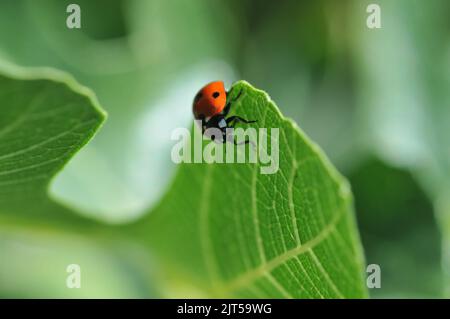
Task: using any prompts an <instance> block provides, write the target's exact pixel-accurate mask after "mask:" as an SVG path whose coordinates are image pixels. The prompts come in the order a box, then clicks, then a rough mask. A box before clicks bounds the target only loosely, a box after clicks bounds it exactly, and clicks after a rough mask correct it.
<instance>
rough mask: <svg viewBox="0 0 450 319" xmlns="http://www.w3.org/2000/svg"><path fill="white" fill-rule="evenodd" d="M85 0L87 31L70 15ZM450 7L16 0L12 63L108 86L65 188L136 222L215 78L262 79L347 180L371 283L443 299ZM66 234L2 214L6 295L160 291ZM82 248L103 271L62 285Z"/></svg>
mask: <svg viewBox="0 0 450 319" xmlns="http://www.w3.org/2000/svg"><path fill="white" fill-rule="evenodd" d="M73 2H75V3H77V4H79V5H80V7H81V23H82V28H81V29H73V30H70V29H68V28H67V27H66V18H67V16H68V14H67V13H66V7H67V5H68V4H69V3H73ZM369 3H377V4H379V5H380V6H381V21H382V28H381V29H369V28H367V26H366V19H367V16H368V13H367V12H366V8H367V5H368V4H369ZM449 18H450V2H448V1H445V0H430V1H427V2H425V1H421V0H397V1H387V0H384V1H381V0H378V1H361V0H347V1H341V0H339V1H338V0H319V1H307V0H305V1H300V0H290V1H280V2H275V1H259V0H239V1H238V0H227V1H219V0H213V1H211V0H198V1H197V0H196V1H194V0H189V1H188V0H168V1H165V0H78V1H65V0H52V1H50V0H40V1H32V0H29V1H7V0H4V1H1V2H0V60H2V61H8V62H12V63H15V64H18V65H22V66H51V67H55V68H58V69H61V70H65V71H67V72H69V73H71V74H72V75H73V76H75V78H76V79H77V80H78V81H79V82H81V83H82V84H84V85H86V86H88V87H90V88H92V89H93V90H94V92H95V93H96V94H97V96H98V99H99V101H100V103H101V105H102V106H103V107H104V108H105V109H106V110H107V111H108V113H109V119H108V121H107V123H106V125H105V126H104V127H103V128H102V130H101V131H100V133H99V134H98V135H97V136H96V138H95V139H94V140H93V141H92V142H91V143H90V144H89V145H87V147H85V148H84V149H83V150H82V151H81V152H80V153H79V154H77V156H76V157H75V158H74V159H73V160H72V161H71V162H70V163H69V165H68V166H67V167H66V169H65V170H64V171H63V172H62V173H61V174H60V175H59V176H58V178H57V179H56V181H55V183H54V185H53V187H52V192H53V195H54V196H55V197H56V198H58V199H59V200H62V201H63V202H65V203H67V204H69V205H70V206H72V207H76V208H77V209H78V210H79V211H80V213H82V214H85V215H88V216H92V217H94V218H97V219H101V220H105V221H108V222H113V223H120V222H124V221H129V220H132V219H136V218H138V217H139V216H141V215H142V214H143V213H144V211H145V210H147V209H148V208H149V207H151V206H152V205H153V204H155V203H156V201H157V200H158V198H159V197H160V196H161V195H162V194H163V193H164V191H165V190H166V187H167V185H168V183H169V182H170V180H171V177H172V175H173V172H174V169H175V167H174V165H173V164H172V163H171V161H170V160H169V154H170V148H171V146H172V144H171V143H170V132H171V130H172V129H173V128H175V127H180V126H187V125H190V123H191V121H192V118H191V101H192V97H193V96H194V94H195V93H196V91H197V90H198V89H199V88H200V87H201V86H202V85H204V84H205V83H207V82H209V81H212V80H217V79H222V80H225V82H226V84H227V86H229V85H231V83H232V82H234V81H236V80H238V79H245V80H247V81H249V82H250V83H252V84H253V85H254V86H256V87H258V88H261V89H263V90H265V91H267V92H268V93H269V94H270V95H271V97H272V99H274V100H275V101H276V103H277V105H278V106H279V107H280V108H281V110H282V112H283V113H284V114H285V115H287V116H289V117H291V118H293V119H294V120H295V121H296V122H297V123H298V124H299V126H300V127H302V128H303V129H304V130H305V131H306V132H307V134H308V135H310V136H311V137H312V139H313V140H315V141H316V142H317V143H318V144H319V145H320V146H321V147H322V148H323V149H324V150H325V152H326V153H327V154H328V156H329V157H330V158H331V160H332V162H333V163H334V164H335V165H336V166H337V167H338V169H339V170H340V171H341V172H342V173H343V174H344V175H346V176H347V177H348V178H349V180H350V182H351V184H352V188H353V192H354V195H355V206H356V211H357V218H358V223H359V227H360V233H361V237H362V240H363V245H364V248H365V253H366V259H367V263H368V264H371V263H375V264H379V265H380V266H381V270H382V281H381V282H382V288H381V289H372V290H371V295H372V296H373V297H378V298H389V297H443V296H448V293H449V291H450V280H449V271H448V270H449V267H450V266H449V265H450V257H449V254H448V253H449V247H450V245H449V238H450V237H449V234H450V198H449V196H450V179H449V177H450V140H449V136H450V90H449V89H448V88H449V87H450V86H449V85H450V32H449V31H450V19H449ZM59 237H60V235H58V236H56V235H50V234H49V235H48V236H43V235H42V234H39V235H38V234H34V233H33V232H32V231H29V230H22V229H9V228H7V227H4V226H2V225H0V297H49V296H50V297H54V296H59V297H125V298H127V297H149V296H153V291H152V290H151V288H149V287H151V284H150V285H149V284H148V281H149V280H150V279H149V278H147V277H146V276H145V275H142V274H143V273H145V272H143V271H141V270H142V267H145V266H144V265H147V264H151V261H148V260H142V259H145V258H144V257H139V258H135V260H137V261H139V262H136V263H129V262H125V261H124V260H126V259H124V258H121V254H122V253H123V252H122V251H120V250H119V249H117V251H109V250H108V251H106V250H105V249H104V248H102V247H101V246H100V245H98V244H97V243H93V242H90V241H86V240H85V239H82V238H72V237H69V238H65V237H64V238H59ZM68 246H70V247H71V249H67V247H68ZM74 251H76V252H77V254H78V255H77V256H82V258H83V260H82V261H81V262H80V263H82V264H83V265H84V267H92V268H93V269H97V271H96V272H94V273H95V276H96V277H95V279H93V280H92V282H93V283H92V284H90V285H89V289H79V290H69V289H66V288H65V287H64V286H62V285H60V281H61V280H64V279H61V278H65V276H66V273H65V272H61V270H60V269H65V268H64V267H63V266H61V268H59V267H58V265H66V264H68V263H70V262H73V261H71V254H72V253H73V252H74ZM127 254H133V252H132V251H131V252H130V251H128V252H127ZM4 260H8V264H6V263H2V261H4ZM48 260H52V261H53V262H52V263H51V264H52V265H54V268H53V267H48V266H47V265H48ZM43 278H44V279H45V281H46V283H47V284H46V285H45V286H44V287H43V286H41V285H39V284H38V283H39V282H42V280H43Z"/></svg>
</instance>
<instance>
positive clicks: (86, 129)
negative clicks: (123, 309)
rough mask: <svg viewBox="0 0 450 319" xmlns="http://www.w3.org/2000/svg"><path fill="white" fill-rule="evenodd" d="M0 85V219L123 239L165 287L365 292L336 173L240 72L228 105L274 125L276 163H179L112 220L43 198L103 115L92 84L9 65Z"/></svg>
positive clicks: (172, 291) (223, 293)
mask: <svg viewBox="0 0 450 319" xmlns="http://www.w3.org/2000/svg"><path fill="white" fill-rule="evenodd" d="M11 74H16V75H15V76H12V75H11ZM17 74H19V75H17ZM41 74H42V73H41ZM31 79H33V80H31ZM0 84H1V85H0V88H1V90H0V104H1V105H2V107H1V109H0V110H1V118H0V129H1V135H0V175H1V179H0V221H1V225H2V227H3V228H4V229H22V230H24V229H34V230H36V229H45V230H46V232H45V233H48V234H51V235H52V236H55V230H56V231H57V232H58V231H59V234H70V233H74V232H75V233H82V234H84V235H85V236H86V238H87V239H91V240H92V239H94V240H96V242H104V243H106V242H109V245H110V246H109V247H114V246H115V245H117V246H118V248H116V249H119V248H120V247H122V246H123V247H125V248H127V247H128V248H132V247H134V248H138V247H139V249H138V250H135V249H134V248H133V249H131V251H135V253H133V254H131V255H134V257H133V256H131V255H130V254H121V256H122V258H123V259H124V261H123V262H122V263H128V264H135V263H133V261H132V260H141V265H143V264H145V265H147V263H146V262H144V260H145V259H146V257H145V256H144V255H147V256H148V255H150V256H151V257H152V258H153V259H152V260H153V262H152V263H151V265H150V264H148V265H149V266H148V267H147V268H146V269H145V271H146V272H147V274H146V275H145V277H147V278H148V277H152V278H158V281H155V280H154V279H153V281H152V282H153V285H155V287H157V288H156V289H157V290H158V291H163V292H165V295H166V296H168V297H175V296H182V297H193V296H199V295H201V296H206V297H274V298H306V297H309V298H312V297H326V298H339V297H365V296H366V295H367V292H366V289H365V286H364V279H363V271H362V270H363V264H364V260H363V257H362V252H361V247H360V242H359V237H358V234H357V230H356V227H355V222H354V214H353V207H352V197H351V193H350V189H349V186H348V184H347V182H346V181H345V180H344V179H343V178H342V177H341V176H340V175H339V174H338V173H337V172H336V170H335V169H334V168H333V166H332V165H331V164H330V163H329V162H328V160H327V159H326V157H325V156H324V154H323V153H322V152H321V151H320V149H319V148H318V147H317V146H315V145H314V144H312V143H311V142H310V141H309V139H308V138H307V137H306V136H304V134H303V133H302V132H301V131H300V130H299V129H298V128H297V127H296V126H295V125H294V124H293V123H292V122H291V121H289V120H286V119H284V118H283V117H282V116H281V114H280V113H279V112H278V109H277V108H276V106H275V105H274V104H273V103H272V102H271V101H270V100H269V99H268V97H267V95H266V94H265V93H263V92H261V91H258V90H256V89H254V88H252V87H251V86H250V85H249V84H247V83H245V82H239V83H238V84H236V85H235V86H234V87H233V92H236V90H241V89H242V92H243V97H242V98H241V99H240V102H238V103H237V104H236V106H235V110H234V111H235V112H236V113H237V114H239V115H241V116H244V117H246V118H249V119H257V120H258V123H259V125H260V126H261V127H268V128H279V129H280V163H279V171H278V172H277V173H276V174H273V175H261V174H260V171H259V168H260V165H258V164H230V165H227V164H182V165H181V167H180V169H179V171H178V175H177V177H176V179H175V181H174V182H173V185H172V187H171V188H170V189H169V191H168V192H167V195H166V196H165V197H164V198H163V200H162V201H161V203H160V204H159V205H158V207H157V208H156V209H155V210H154V211H153V212H151V213H150V214H148V216H147V217H145V218H143V219H141V220H137V221H136V222H135V223H134V224H130V225H124V226H112V225H105V224H102V223H100V222H95V221H92V220H90V219H87V218H83V217H82V216H78V215H77V214H75V213H74V212H73V211H71V210H70V209H68V208H66V207H64V206H63V205H60V204H58V203H57V202H55V201H54V200H52V199H51V198H49V197H48V185H49V183H50V181H51V179H52V178H53V176H54V175H55V174H56V173H57V172H58V171H59V170H60V169H61V168H62V167H63V166H64V164H66V162H67V161H68V160H69V159H70V158H71V157H72V156H73V155H74V154H75V153H76V152H77V151H78V150H79V149H80V147H82V146H83V145H84V144H85V143H86V142H87V141H88V140H89V139H90V138H91V137H92V136H93V134H94V133H95V131H96V130H97V129H98V127H99V126H100V124H101V123H102V121H103V119H104V114H103V112H102V111H101V109H100V108H99V107H98V106H97V104H96V102H95V99H94V98H93V96H92V95H91V93H89V92H88V91H86V90H85V89H83V88H81V87H80V86H79V85H77V84H75V83H74V82H73V80H70V79H67V78H65V77H63V76H62V75H58V74H54V73H53V72H52V73H51V74H48V76H47V77H44V79H42V78H36V77H35V76H34V75H33V74H31V73H28V72H27V73H25V72H19V70H14V72H9V73H8V75H6V76H0ZM269 133H270V131H269ZM269 136H270V134H269ZM206 142H207V141H205V143H206ZM12 226H14V227H15V228H14V227H12ZM49 230H51V232H48V231H49ZM54 238H55V239H58V238H59V237H57V236H55V237H54ZM69 238H70V237H69ZM58 240H60V239H58ZM62 243H63V241H61V245H62ZM130 243H131V246H129V245H128V244H130ZM65 245H67V247H68V248H70V247H72V246H71V245H70V241H69V243H68V244H65ZM60 248H61V247H60ZM126 250H127V249H126ZM60 251H61V250H60ZM137 251H139V255H140V256H141V257H137V256H136V255H137V254H136V252H137ZM55 255H56V253H55ZM77 256H78V257H79V256H81V255H79V253H78V255H77ZM63 260H65V258H62V259H61V260H58V259H57V258H55V260H49V261H48V266H49V269H60V268H61V265H64V261H63ZM5 264H6V268H4V269H11V267H13V266H12V264H10V262H7V263H5ZM8 265H9V266H8ZM153 266H155V267H153ZM140 268H141V270H142V268H145V267H140ZM154 269H157V270H159V271H160V272H156V273H157V274H159V276H157V277H154V275H155V273H154ZM0 270H1V269H0ZM85 271H90V269H85ZM138 277H139V276H138ZM130 280H131V279H130ZM38 284H43V285H47V284H46V283H45V282H43V283H38ZM10 286H11V284H10ZM50 289H51V288H48V287H47V292H46V295H47V296H48V295H51V293H49V292H48V291H49V290H50Z"/></svg>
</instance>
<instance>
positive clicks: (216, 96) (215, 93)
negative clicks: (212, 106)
mask: <svg viewBox="0 0 450 319" xmlns="http://www.w3.org/2000/svg"><path fill="white" fill-rule="evenodd" d="M219 95H220V93H219V92H214V93H213V95H212V97H213V98H215V99H217V98H218V97H219Z"/></svg>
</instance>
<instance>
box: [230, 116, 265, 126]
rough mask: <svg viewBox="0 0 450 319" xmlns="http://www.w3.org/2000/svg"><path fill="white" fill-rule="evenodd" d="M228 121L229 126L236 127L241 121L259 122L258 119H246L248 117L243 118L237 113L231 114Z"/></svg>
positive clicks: (248, 122) (247, 122)
mask: <svg viewBox="0 0 450 319" xmlns="http://www.w3.org/2000/svg"><path fill="white" fill-rule="evenodd" d="M226 121H227V125H228V126H229V127H234V125H235V124H237V123H240V122H242V123H246V124H250V123H256V122H258V121H256V120H246V119H244V118H242V117H240V116H237V115H233V116H230V117H229V118H227V119H226Z"/></svg>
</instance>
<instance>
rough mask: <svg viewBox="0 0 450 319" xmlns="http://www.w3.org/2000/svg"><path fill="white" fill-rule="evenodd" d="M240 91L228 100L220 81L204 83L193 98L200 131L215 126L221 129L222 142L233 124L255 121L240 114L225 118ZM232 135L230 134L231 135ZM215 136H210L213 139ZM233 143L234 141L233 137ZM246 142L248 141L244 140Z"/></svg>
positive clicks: (203, 131)
mask: <svg viewBox="0 0 450 319" xmlns="http://www.w3.org/2000/svg"><path fill="white" fill-rule="evenodd" d="M241 94H242V91H241V92H239V94H238V95H237V96H236V97H235V98H234V99H232V100H228V95H229V92H227V91H226V90H225V86H224V84H223V82H222V81H215V82H211V83H209V84H207V85H205V86H204V87H203V88H202V89H200V91H198V93H197V95H196V96H195V98H194V103H193V113H194V118H195V119H196V120H199V121H201V126H202V133H203V134H205V130H207V129H209V128H217V129H219V130H220V131H222V139H221V140H220V142H222V143H224V142H226V141H227V140H228V139H227V137H228V136H227V130H226V129H227V128H234V125H235V124H236V123H239V122H243V123H255V122H256V121H249V120H246V119H244V118H242V117H240V116H237V115H233V116H230V117H228V118H227V116H228V113H229V112H230V109H231V105H232V103H234V102H236V100H237V99H239V97H240V96H241ZM231 137H232V136H231ZM215 138H216V136H214V135H213V136H211V139H213V140H214V139H215ZM233 142H234V144H236V142H235V141H234V139H233ZM245 143H248V141H245Z"/></svg>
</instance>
